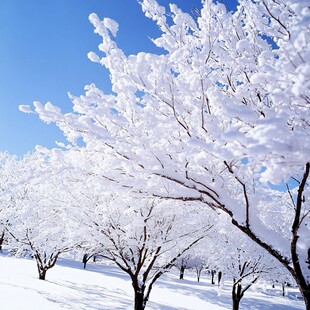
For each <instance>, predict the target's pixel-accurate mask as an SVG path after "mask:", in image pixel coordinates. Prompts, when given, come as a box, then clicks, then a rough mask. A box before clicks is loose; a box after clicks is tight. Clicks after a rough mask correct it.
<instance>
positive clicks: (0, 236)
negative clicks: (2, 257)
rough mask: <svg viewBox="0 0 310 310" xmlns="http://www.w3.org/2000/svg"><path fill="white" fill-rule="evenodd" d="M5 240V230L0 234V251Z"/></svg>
mask: <svg viewBox="0 0 310 310" xmlns="http://www.w3.org/2000/svg"><path fill="white" fill-rule="evenodd" d="M3 241H4V231H3V232H2V234H1V235H0V252H2V245H3Z"/></svg>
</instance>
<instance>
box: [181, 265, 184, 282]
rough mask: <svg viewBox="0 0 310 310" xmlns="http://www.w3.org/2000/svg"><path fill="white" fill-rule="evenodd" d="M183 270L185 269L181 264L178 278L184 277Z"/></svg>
mask: <svg viewBox="0 0 310 310" xmlns="http://www.w3.org/2000/svg"><path fill="white" fill-rule="evenodd" d="M184 271H185V266H184V265H182V266H181V268H180V280H183V279H184Z"/></svg>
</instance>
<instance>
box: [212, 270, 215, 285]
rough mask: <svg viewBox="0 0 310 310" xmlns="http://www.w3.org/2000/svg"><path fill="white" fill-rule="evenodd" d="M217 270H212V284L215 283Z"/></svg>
mask: <svg viewBox="0 0 310 310" xmlns="http://www.w3.org/2000/svg"><path fill="white" fill-rule="evenodd" d="M215 274H216V271H215V270H211V284H215V281H214V277H215Z"/></svg>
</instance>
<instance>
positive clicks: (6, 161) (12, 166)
mask: <svg viewBox="0 0 310 310" xmlns="http://www.w3.org/2000/svg"><path fill="white" fill-rule="evenodd" d="M17 179H18V159H17V157H16V156H14V155H11V154H9V153H6V152H4V153H0V251H1V250H2V246H3V242H4V240H5V236H6V234H5V231H6V226H7V224H8V213H7V210H8V209H9V208H10V206H11V204H12V200H11V195H10V189H11V187H10V184H11V183H13V182H16V180H17Z"/></svg>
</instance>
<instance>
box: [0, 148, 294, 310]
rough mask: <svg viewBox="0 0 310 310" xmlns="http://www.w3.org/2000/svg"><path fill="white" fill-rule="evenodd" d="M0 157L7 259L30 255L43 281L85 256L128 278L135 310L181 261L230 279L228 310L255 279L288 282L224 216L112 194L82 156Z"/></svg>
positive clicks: (37, 154)
mask: <svg viewBox="0 0 310 310" xmlns="http://www.w3.org/2000/svg"><path fill="white" fill-rule="evenodd" d="M0 155H1V156H0V157H1V160H0V163H1V165H0V167H1V176H2V178H1V180H2V182H1V190H2V195H1V212H0V221H1V227H2V229H1V231H2V232H3V234H4V235H5V238H4V240H5V241H6V244H5V246H6V248H8V249H9V250H10V252H11V253H12V254H13V255H16V256H25V255H27V256H32V257H33V258H34V259H35V261H36V264H37V268H38V275H39V279H41V280H44V279H45V278H46V274H47V271H48V270H49V269H50V268H52V267H54V266H55V264H56V262H57V259H58V257H59V256H61V255H65V254H66V253H68V252H69V253H71V254H72V253H78V256H79V257H82V256H83V255H84V254H85V253H87V254H86V255H87V257H84V262H85V260H87V258H89V257H92V256H100V257H103V258H105V259H108V260H110V261H112V262H113V263H114V264H116V265H117V266H118V267H119V268H120V269H122V270H123V271H124V272H125V273H127V274H128V276H129V277H130V279H131V282H132V286H133V289H134V293H135V302H134V304H135V309H136V310H141V309H144V308H145V306H146V304H147V301H148V299H149V296H150V293H151V290H152V287H153V285H154V283H155V282H156V280H157V279H159V278H160V276H161V275H163V274H164V273H166V272H168V271H169V270H170V269H171V268H172V267H173V266H176V267H180V264H181V265H182V262H183V264H184V265H186V268H195V269H196V271H197V275H198V276H200V273H201V272H202V270H204V269H208V270H214V271H220V272H221V273H222V274H223V276H224V277H226V278H230V279H232V280H233V289H232V297H233V308H234V309H238V308H239V303H240V300H241V298H242V297H243V295H244V293H245V291H246V290H247V289H248V288H250V286H251V285H252V284H253V283H255V282H256V281H257V280H258V278H261V279H262V280H265V281H267V282H269V283H273V282H274V281H275V279H277V281H279V280H281V279H282V281H283V282H284V281H287V279H288V274H287V273H286V272H285V270H281V268H280V270H279V264H277V263H276V262H275V261H274V260H272V259H271V257H270V256H269V255H266V253H264V252H262V251H261V250H260V249H259V248H258V247H257V246H255V244H254V243H253V242H250V241H249V240H248V239H245V238H244V237H243V236H242V235H240V233H239V232H238V231H237V230H235V229H232V227H230V225H229V223H227V221H226V220H225V218H224V219H223V218H222V215H220V214H218V213H217V212H215V211H213V210H209V209H206V208H201V207H200V206H199V204H197V203H189V202H183V203H182V204H180V203H177V202H175V201H169V200H166V199H165V200H164V199H158V198H154V197H141V196H140V195H137V193H134V192H132V191H131V190H130V191H129V190H126V189H124V188H122V187H118V188H117V187H115V185H113V186H112V187H111V184H110V182H109V181H108V180H105V179H104V178H103V177H102V175H97V174H94V173H93V169H92V168H93V163H91V164H90V162H89V161H88V159H89V158H88V157H87V156H85V153H84V152H82V150H81V149H78V150H75V149H74V150H69V151H67V152H58V151H56V150H54V151H48V150H43V149H41V150H40V151H37V152H34V153H33V154H28V155H26V156H24V157H23V158H22V159H18V158H16V157H14V156H11V155H9V154H7V153H2V154H0ZM86 160H87V161H86ZM87 164H90V165H87ZM97 164H100V163H99V162H97ZM85 263H86V262H85ZM198 279H199V278H198Z"/></svg>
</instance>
